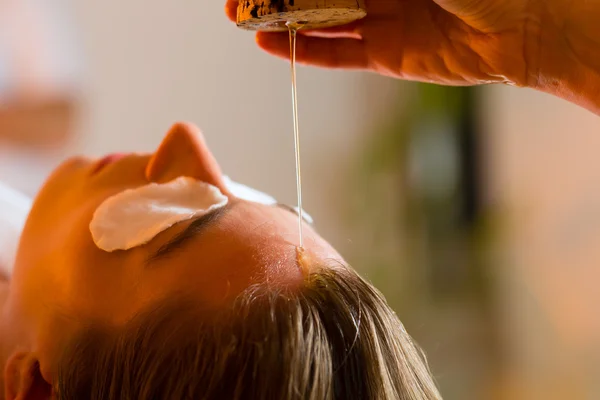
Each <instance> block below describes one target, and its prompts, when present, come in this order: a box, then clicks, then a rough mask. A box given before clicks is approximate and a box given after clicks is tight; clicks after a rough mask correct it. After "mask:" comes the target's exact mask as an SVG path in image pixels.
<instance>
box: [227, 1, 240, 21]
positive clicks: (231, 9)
mask: <svg viewBox="0 0 600 400" xmlns="http://www.w3.org/2000/svg"><path fill="white" fill-rule="evenodd" d="M237 7H238V0H227V2H226V3H225V14H226V15H227V18H229V20H230V21H231V22H237Z"/></svg>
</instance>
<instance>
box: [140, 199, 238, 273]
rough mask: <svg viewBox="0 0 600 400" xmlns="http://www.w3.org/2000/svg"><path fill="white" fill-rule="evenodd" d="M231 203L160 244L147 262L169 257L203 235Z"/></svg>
mask: <svg viewBox="0 0 600 400" xmlns="http://www.w3.org/2000/svg"><path fill="white" fill-rule="evenodd" d="M231 208H232V206H231V203H229V204H227V205H226V206H225V207H221V208H217V209H216V210H214V211H211V212H209V213H208V214H205V215H203V216H201V217H199V218H197V219H195V220H194V221H192V223H191V224H189V225H188V226H187V228H185V229H184V230H183V231H181V232H179V233H178V234H177V235H175V236H174V237H173V238H172V239H171V240H169V241H168V242H167V243H165V244H163V245H162V246H160V248H159V249H158V250H157V251H156V252H154V253H153V254H152V255H150V257H148V259H147V263H151V262H153V261H156V260H158V259H161V258H165V257H167V256H168V255H169V254H171V253H172V252H173V251H174V250H177V249H180V248H182V247H183V246H185V245H186V244H187V243H188V242H189V241H190V240H192V239H194V238H195V237H197V236H199V235H201V234H202V233H203V232H204V231H206V230H207V229H208V228H209V227H211V226H213V225H214V224H216V223H217V222H218V221H219V220H220V219H221V218H222V217H223V216H224V215H225V214H227V213H228V212H229V210H231Z"/></svg>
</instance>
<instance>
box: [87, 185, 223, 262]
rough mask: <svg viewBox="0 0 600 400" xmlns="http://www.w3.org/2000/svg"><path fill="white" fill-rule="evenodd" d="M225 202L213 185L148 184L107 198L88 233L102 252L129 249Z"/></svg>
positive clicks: (95, 215) (93, 218) (94, 217)
mask: <svg viewBox="0 0 600 400" xmlns="http://www.w3.org/2000/svg"><path fill="white" fill-rule="evenodd" d="M227 202H228V198H227V196H225V195H223V194H222V193H221V191H220V190H219V189H218V188H217V187H216V186H213V185H210V184H208V183H206V182H200V181H197V180H195V179H192V178H187V177H180V178H177V179H175V180H173V181H171V182H168V183H163V184H158V183H151V184H149V185H145V186H140V187H138V188H135V189H128V190H125V191H123V192H121V193H118V194H116V195H114V196H112V197H109V198H108V199H106V200H105V201H104V202H103V203H102V204H100V206H99V207H98V208H97V209H96V211H95V212H94V216H93V217H92V221H91V222H90V232H91V233H92V238H93V239H94V243H95V244H96V246H98V247H99V248H100V249H102V250H104V251H108V252H111V251H115V250H129V249H131V248H133V247H137V246H140V245H143V244H145V243H148V242H149V241H150V240H152V239H153V238H154V237H155V236H156V235H158V234H159V233H161V232H163V231H164V230H166V229H168V228H169V227H171V226H173V225H174V224H176V223H178V222H182V221H186V220H189V219H191V218H195V217H200V216H202V215H205V214H207V213H209V212H211V211H214V210H216V209H218V208H221V207H224V206H225V205H226V204H227Z"/></svg>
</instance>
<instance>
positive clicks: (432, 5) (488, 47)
mask: <svg viewBox="0 0 600 400" xmlns="http://www.w3.org/2000/svg"><path fill="white" fill-rule="evenodd" d="M227 1H228V2H227V5H226V13H227V15H228V17H229V18H230V19H231V20H232V21H235V19H236V9H237V0H227ZM553 1H554V0H367V13H368V15H367V17H365V18H364V19H363V20H361V21H357V22H355V23H353V24H350V25H347V26H342V27H337V28H331V29H324V30H317V31H306V32H302V31H299V33H300V34H299V35H298V44H297V50H296V56H297V61H298V62H300V63H305V64H310V65H315V66H321V67H327V68H344V69H366V70H371V71H374V72H377V73H380V74H383V75H387V76H392V77H397V78H402V79H408V80H415V81H424V82H433V83H440V84H446V85H473V84H481V83H493V82H505V83H510V84H515V85H519V86H531V85H533V84H534V83H535V82H537V80H538V75H539V68H540V60H539V56H540V53H541V50H540V46H541V45H542V44H543V43H541V42H540V39H541V38H542V37H544V33H543V32H542V26H541V23H540V22H541V20H542V18H543V17H545V16H546V15H548V14H549V13H551V12H552V11H553V10H550V9H549V7H550V6H549V5H550V4H551V3H552V2H553ZM556 1H558V0H556ZM546 28H547V29H554V27H553V26H552V24H549V25H548V26H545V27H544V29H546ZM546 36H551V35H546ZM257 42H258V45H259V46H260V47H261V48H262V49H264V50H266V51H267V52H269V53H271V54H273V55H276V56H280V57H283V58H289V39H288V36H287V34H286V33H283V34H282V33H266V32H259V33H258V34H257Z"/></svg>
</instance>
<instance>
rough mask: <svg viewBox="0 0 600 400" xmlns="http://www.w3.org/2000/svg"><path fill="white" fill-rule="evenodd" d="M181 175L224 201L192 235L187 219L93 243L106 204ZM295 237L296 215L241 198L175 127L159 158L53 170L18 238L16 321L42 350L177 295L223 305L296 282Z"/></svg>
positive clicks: (191, 135) (328, 251)
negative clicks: (113, 243)
mask: <svg viewBox="0 0 600 400" xmlns="http://www.w3.org/2000/svg"><path fill="white" fill-rule="evenodd" d="M180 176H188V177H193V178H196V179H198V180H201V181H204V182H207V183H210V184H212V185H214V186H217V187H218V188H219V189H220V190H221V191H222V192H223V193H224V194H225V195H227V196H228V197H229V203H228V205H227V206H226V208H225V209H223V210H222V211H221V212H219V213H217V214H216V216H215V217H214V218H209V223H207V224H202V225H200V226H194V229H193V230H192V231H190V230H189V229H187V228H188V227H190V225H191V224H193V222H194V221H185V222H181V223H179V224H176V225H174V226H173V227H171V228H169V229H167V230H165V231H163V232H162V233H160V234H159V235H157V236H156V237H155V238H154V239H153V240H151V241H150V242H149V243H147V244H146V245H142V246H139V247H136V248H133V249H131V250H127V251H115V252H112V253H108V252H105V251H102V250H100V249H99V248H98V247H96V245H95V244H94V242H93V241H92V237H91V234H90V230H89V224H90V221H91V219H92V215H93V213H94V211H95V210H96V208H97V207H98V206H99V205H100V204H101V203H102V202H103V201H104V200H105V199H107V198H108V197H110V196H112V195H114V194H116V193H119V192H121V191H123V190H125V189H130V188H135V187H138V186H142V185H146V184H148V183H149V182H157V183H164V182H168V181H171V180H173V179H175V178H177V177H180ZM304 234H305V246H304V247H305V249H306V251H307V252H308V253H309V254H312V255H314V256H316V257H319V258H339V256H338V255H337V253H335V251H334V250H333V249H332V248H331V247H330V246H329V245H328V244H327V243H326V242H325V241H324V240H323V239H322V238H321V237H319V236H318V235H317V234H316V233H315V232H314V231H313V230H312V229H311V228H310V226H304ZM182 238H183V239H182ZM298 241H299V238H298V220H297V216H296V214H294V213H293V212H290V211H289V210H287V209H284V208H279V207H276V206H268V205H263V204H259V203H254V202H249V201H245V200H241V199H238V198H235V197H234V196H233V195H232V194H231V193H229V192H228V190H227V188H226V186H225V184H224V181H223V177H222V175H221V171H220V169H219V167H218V165H217V163H216V161H215V160H214V158H213V156H212V154H211V153H210V151H209V150H208V148H207V147H206V145H205V143H204V140H203V139H202V137H201V135H200V133H199V132H197V130H196V129H195V128H194V127H192V126H189V125H184V124H178V125H175V126H174V127H173V128H172V129H171V131H170V132H169V133H168V134H167V136H166V137H165V139H164V140H163V142H162V144H161V146H160V147H159V149H158V150H157V151H156V152H155V153H154V154H151V155H133V154H132V155H126V156H109V157H107V158H104V159H102V160H99V161H98V160H89V159H86V158H73V159H70V160H68V161H66V162H65V163H63V164H62V165H61V166H59V167H58V168H57V169H56V170H55V171H54V173H53V174H52V175H51V176H50V178H49V179H48V181H47V182H46V184H45V185H44V187H43V188H42V190H41V191H40V193H39V195H38V197H37V198H36V199H35V202H34V205H33V209H32V211H31V213H30V216H29V218H28V221H27V223H26V226H25V229H24V231H23V234H22V238H21V243H20V246H19V252H18V255H17V262H16V267H15V272H14V276H13V280H12V282H11V295H10V299H9V310H10V312H9V313H10V314H11V316H10V318H11V319H13V322H14V324H15V326H21V327H22V330H23V332H28V333H27V334H28V335H29V334H30V333H29V332H35V333H34V335H38V336H39V337H38V338H37V339H38V340H40V341H41V343H40V346H41V347H42V348H43V347H44V344H43V342H48V343H49V344H48V346H49V347H56V346H57V343H60V342H61V341H63V340H66V339H68V336H69V335H70V332H74V331H75V330H76V328H77V327H79V326H83V325H87V324H90V323H101V324H109V325H116V326H118V325H119V324H123V323H124V322H126V321H128V320H129V319H130V318H132V317H133V316H134V315H135V314H136V313H138V312H140V311H142V310H144V309H145V308H146V307H151V306H152V305H153V304H157V302H160V301H161V300H162V299H166V298H169V297H170V296H173V295H175V294H185V295H188V296H190V295H191V296H194V297H195V298H196V299H198V301H199V302H200V303H201V304H203V305H206V306H207V307H218V306H219V305H221V304H223V303H224V302H226V301H227V300H230V299H232V298H233V297H234V296H235V295H236V294H238V293H239V292H240V291H242V290H243V289H245V288H247V287H248V286H249V285H251V284H252V283H257V282H264V281H272V282H273V284H282V285H290V284H291V285H293V284H296V283H300V282H301V281H302V278H303V275H302V271H301V269H300V268H299V266H298V264H297V251H296V246H297V244H298ZM167 247H168V248H169V249H170V250H166V251H165V248H167ZM159 249H161V254H160V256H159V257H155V255H156V254H157V252H158V250H159ZM33 339H36V338H33ZM48 350H49V349H48ZM40 351H42V350H41V349H40Z"/></svg>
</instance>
